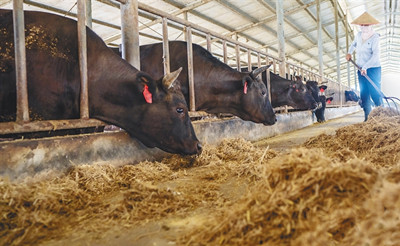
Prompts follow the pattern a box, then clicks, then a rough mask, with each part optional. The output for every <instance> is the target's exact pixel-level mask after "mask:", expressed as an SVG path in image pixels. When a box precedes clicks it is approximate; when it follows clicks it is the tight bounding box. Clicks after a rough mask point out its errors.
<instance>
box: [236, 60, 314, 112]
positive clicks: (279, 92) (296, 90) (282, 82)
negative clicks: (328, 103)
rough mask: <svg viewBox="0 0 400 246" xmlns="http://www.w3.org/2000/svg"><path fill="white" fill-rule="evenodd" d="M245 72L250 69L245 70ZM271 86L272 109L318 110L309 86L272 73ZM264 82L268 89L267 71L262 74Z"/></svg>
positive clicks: (299, 80)
mask: <svg viewBox="0 0 400 246" xmlns="http://www.w3.org/2000/svg"><path fill="white" fill-rule="evenodd" d="M252 69H253V70H254V69H255V68H254V67H253V68H252ZM242 71H243V72H246V71H248V68H243V69H242ZM269 74H270V86H271V105H272V107H274V108H276V107H281V106H285V105H287V106H291V107H293V108H294V109H300V110H307V109H312V110H314V109H316V108H317V106H318V103H317V102H316V101H315V100H314V98H313V96H312V95H311V92H310V91H309V90H308V89H307V86H306V85H305V84H304V83H303V82H302V81H301V79H298V80H296V81H292V80H288V79H285V78H282V77H280V76H279V75H277V74H275V73H273V72H270V73H269ZM262 81H263V82H264V84H265V86H266V87H267V88H268V82H267V71H264V72H262Z"/></svg>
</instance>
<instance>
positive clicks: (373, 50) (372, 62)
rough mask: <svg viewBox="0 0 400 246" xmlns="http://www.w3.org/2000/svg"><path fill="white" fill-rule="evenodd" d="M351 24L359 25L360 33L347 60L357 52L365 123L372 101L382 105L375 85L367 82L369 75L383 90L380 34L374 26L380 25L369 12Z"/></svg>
mask: <svg viewBox="0 0 400 246" xmlns="http://www.w3.org/2000/svg"><path fill="white" fill-rule="evenodd" d="M351 24H355V25H359V26H360V30H361V31H360V32H358V33H357V35H356V36H355V38H354V40H353V43H352V44H351V46H350V48H349V50H348V52H347V54H346V60H347V61H349V60H350V59H351V58H352V56H351V54H352V53H353V52H354V50H355V51H356V64H357V65H358V66H359V67H361V72H360V71H358V83H359V85H360V98H361V107H362V108H363V110H364V116H365V121H366V120H367V119H368V115H369V113H370V112H371V108H372V105H371V100H370V98H372V100H373V101H374V104H375V106H380V105H382V98H381V95H380V93H379V92H378V91H376V90H375V88H374V87H373V85H371V84H370V82H369V81H368V80H367V78H366V77H365V75H367V76H368V77H369V78H370V79H371V80H372V81H373V82H374V83H375V85H376V86H377V87H378V88H379V89H380V88H381V63H380V60H379V55H380V52H379V34H378V33H376V32H375V31H374V30H373V28H372V26H373V25H376V24H379V21H378V20H377V19H375V18H374V17H372V16H371V15H370V14H368V13H367V12H364V13H363V14H362V15H360V16H359V17H358V18H357V19H355V20H354V21H353V22H352V23H351Z"/></svg>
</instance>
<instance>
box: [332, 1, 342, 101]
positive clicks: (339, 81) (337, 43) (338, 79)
mask: <svg viewBox="0 0 400 246" xmlns="http://www.w3.org/2000/svg"><path fill="white" fill-rule="evenodd" d="M338 5H339V3H338V0H334V7H335V44H336V76H337V82H338V83H339V101H340V107H342V106H343V94H344V92H343V87H342V82H341V75H340V54H339V13H338Z"/></svg>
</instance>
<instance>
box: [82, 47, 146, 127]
mask: <svg viewBox="0 0 400 246" xmlns="http://www.w3.org/2000/svg"><path fill="white" fill-rule="evenodd" d="M89 47H90V46H88V54H89V52H95V53H96V54H97V55H93V54H91V55H88V57H89V58H90V60H88V80H89V104H90V105H91V107H93V108H91V110H90V112H95V113H94V114H95V115H94V116H95V117H96V118H99V119H101V120H105V121H108V122H110V123H113V124H116V122H118V119H117V118H118V117H119V116H118V114H117V112H115V110H113V109H112V107H105V106H104V105H106V103H107V102H106V101H104V100H106V99H104V98H103V96H104V93H105V92H112V93H114V94H115V95H116V96H118V91H117V90H118V89H119V87H118V86H117V85H119V84H120V83H123V82H132V83H135V81H136V80H137V74H138V72H139V71H138V70H137V69H136V68H134V67H133V66H131V65H130V64H129V63H128V62H126V61H125V60H123V59H121V58H120V57H119V56H118V55H116V54H114V52H112V51H111V49H108V48H107V47H105V46H97V48H96V47H95V46H93V47H90V48H89ZM104 48H107V49H104ZM100 51H101V52H100ZM138 96H140V95H138ZM95 100H98V101H96V102H95ZM94 105H101V106H97V107H95V106H94ZM135 106H139V105H135ZM131 117H136V116H134V115H133V116H131ZM134 122H140V121H139V120H134Z"/></svg>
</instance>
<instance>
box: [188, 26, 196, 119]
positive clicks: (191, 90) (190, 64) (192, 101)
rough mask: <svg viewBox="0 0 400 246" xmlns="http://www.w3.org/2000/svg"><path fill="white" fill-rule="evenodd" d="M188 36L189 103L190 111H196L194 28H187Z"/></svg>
mask: <svg viewBox="0 0 400 246" xmlns="http://www.w3.org/2000/svg"><path fill="white" fill-rule="evenodd" d="M186 36H187V39H188V40H187V55H188V77H189V102H190V105H189V106H190V111H192V112H194V111H196V105H195V94H194V74H193V46H192V28H191V27H190V26H189V27H187V28H186Z"/></svg>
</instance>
